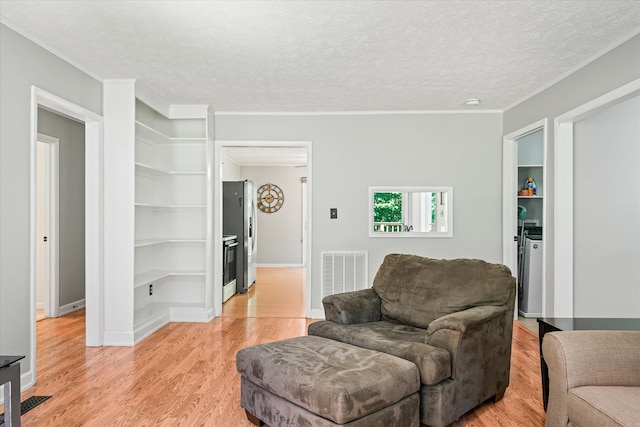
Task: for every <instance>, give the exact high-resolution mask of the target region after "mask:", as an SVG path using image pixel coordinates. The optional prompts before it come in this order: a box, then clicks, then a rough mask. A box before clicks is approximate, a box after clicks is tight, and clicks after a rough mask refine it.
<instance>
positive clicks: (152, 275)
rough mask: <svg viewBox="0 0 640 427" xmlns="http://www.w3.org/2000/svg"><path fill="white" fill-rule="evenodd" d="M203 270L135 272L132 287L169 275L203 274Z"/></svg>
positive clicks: (147, 283)
mask: <svg viewBox="0 0 640 427" xmlns="http://www.w3.org/2000/svg"><path fill="white" fill-rule="evenodd" d="M205 275H206V272H205V271H204V270H151V271H147V272H145V273H141V274H137V275H136V276H135V277H134V279H133V287H134V288H138V287H140V286H145V285H149V284H151V283H153V282H156V281H158V280H161V279H164V278H166V277H170V276H205Z"/></svg>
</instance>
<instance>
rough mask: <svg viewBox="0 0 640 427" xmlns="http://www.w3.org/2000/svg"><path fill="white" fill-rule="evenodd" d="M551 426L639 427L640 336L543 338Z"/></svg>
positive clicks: (560, 334)
mask: <svg viewBox="0 0 640 427" xmlns="http://www.w3.org/2000/svg"><path fill="white" fill-rule="evenodd" d="M542 354H543V356H544V360H545V362H547V366H548V367H549V406H548V408H547V423H546V425H547V426H548V427H565V426H571V427H575V426H580V427H589V426H594V427H595V426H597V427H639V426H640V331H561V332H551V333H548V334H546V335H545V336H544V339H543V341H542Z"/></svg>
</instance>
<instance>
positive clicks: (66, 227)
mask: <svg viewBox="0 0 640 427" xmlns="http://www.w3.org/2000/svg"><path fill="white" fill-rule="evenodd" d="M38 132H39V133H43V134H45V135H49V136H53V137H56V138H58V139H59V144H58V145H59V162H60V167H59V176H60V177H59V186H60V191H59V203H60V207H59V214H58V220H59V223H60V228H59V253H60V255H59V259H60V261H59V262H60V264H59V270H58V273H59V302H60V305H61V306H63V305H67V304H71V303H73V302H76V301H80V300H83V299H84V296H85V293H84V290H85V289H84V284H85V274H84V273H85V272H84V265H85V257H84V124H82V123H78V122H76V121H74V120H71V119H68V118H66V117H62V116H60V115H58V114H54V113H52V112H50V111H47V110H44V109H42V108H40V109H38Z"/></svg>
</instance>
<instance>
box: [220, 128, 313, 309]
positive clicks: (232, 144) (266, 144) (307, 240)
mask: <svg viewBox="0 0 640 427" xmlns="http://www.w3.org/2000/svg"><path fill="white" fill-rule="evenodd" d="M311 145H312V144H311V141H223V140H217V141H215V144H214V159H215V161H214V162H213V163H214V174H213V176H214V178H213V194H214V216H213V217H214V224H213V245H214V255H213V256H214V259H213V263H214V269H213V270H214V271H222V149H223V147H256V148H259V147H297V148H300V147H302V148H305V149H306V150H307V232H306V236H304V240H305V245H306V248H305V249H306V251H307V254H310V253H311V234H312V233H311V230H312V226H311V216H312V215H311V206H312V204H311V202H312V192H313V191H312V188H313V186H312V176H313V173H312V170H311V165H312V161H311V152H312V150H311ZM311 264H312V262H311V257H307V263H306V265H305V266H304V269H305V282H306V283H305V306H306V316H307V317H309V316H310V313H311V277H312V276H311V271H312V270H311V268H312V265H311ZM213 302H214V308H215V315H216V316H220V315H221V314H222V275H221V274H214V275H213Z"/></svg>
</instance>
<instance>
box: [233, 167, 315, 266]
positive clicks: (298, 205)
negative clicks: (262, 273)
mask: <svg viewBox="0 0 640 427" xmlns="http://www.w3.org/2000/svg"><path fill="white" fill-rule="evenodd" d="M241 170H242V176H243V179H249V180H251V181H253V182H254V183H255V184H256V190H257V189H258V188H260V186H261V185H264V184H275V185H277V186H278V187H280V189H281V190H282V192H283V193H284V204H283V205H282V207H281V208H280V210H278V211H277V212H273V213H265V212H262V211H261V210H258V265H262V266H269V265H271V266H276V265H277V266H302V183H301V182H300V178H301V177H303V176H306V168H296V167H293V166H244V167H242V168H241Z"/></svg>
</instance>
